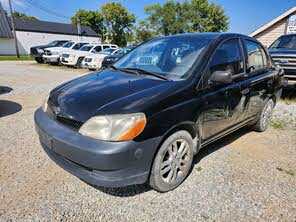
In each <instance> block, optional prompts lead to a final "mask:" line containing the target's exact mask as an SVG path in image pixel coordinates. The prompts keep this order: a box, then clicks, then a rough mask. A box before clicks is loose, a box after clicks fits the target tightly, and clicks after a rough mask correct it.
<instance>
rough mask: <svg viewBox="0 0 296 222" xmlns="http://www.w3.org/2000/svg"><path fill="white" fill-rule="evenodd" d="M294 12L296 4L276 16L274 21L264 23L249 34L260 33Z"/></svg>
mask: <svg viewBox="0 0 296 222" xmlns="http://www.w3.org/2000/svg"><path fill="white" fill-rule="evenodd" d="M294 12H296V6H294V7H293V8H291V9H290V10H288V11H286V12H285V13H283V14H281V15H280V16H278V17H276V18H275V19H273V20H272V21H270V22H268V23H267V24H265V25H263V26H262V27H260V28H259V29H257V30H255V31H254V32H252V33H251V34H249V36H251V37H254V36H255V35H258V34H259V33H261V32H263V31H265V30H266V29H268V28H269V27H271V26H273V25H274V24H276V23H277V22H279V21H281V20H282V19H284V18H286V17H288V16H289V15H291V14H293V13H294Z"/></svg>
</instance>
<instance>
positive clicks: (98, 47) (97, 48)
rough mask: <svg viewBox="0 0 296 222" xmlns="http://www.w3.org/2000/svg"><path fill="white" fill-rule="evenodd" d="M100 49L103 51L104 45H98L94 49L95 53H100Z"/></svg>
mask: <svg viewBox="0 0 296 222" xmlns="http://www.w3.org/2000/svg"><path fill="white" fill-rule="evenodd" d="M100 51H102V46H100V45H99V46H96V47H95V48H94V49H93V51H92V52H93V53H98V52H100Z"/></svg>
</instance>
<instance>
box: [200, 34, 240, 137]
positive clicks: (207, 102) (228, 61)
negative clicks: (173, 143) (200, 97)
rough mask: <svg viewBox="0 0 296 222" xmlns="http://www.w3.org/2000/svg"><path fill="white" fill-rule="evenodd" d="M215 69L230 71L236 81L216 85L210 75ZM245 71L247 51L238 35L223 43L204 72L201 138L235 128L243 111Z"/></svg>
mask: <svg viewBox="0 0 296 222" xmlns="http://www.w3.org/2000/svg"><path fill="white" fill-rule="evenodd" d="M215 71H230V72H231V73H232V76H233V79H234V81H233V83H231V84H227V85H223V84H220V85H213V84H211V83H210V77H211V75H212V74H213V73H214V72H215ZM244 74H245V65H244V53H243V48H242V44H241V42H240V39H239V38H233V39H228V40H226V41H224V42H222V43H221V44H220V45H219V46H218V47H217V49H216V50H215V52H214V53H213V55H212V57H211V59H210V61H209V64H208V67H207V68H206V70H205V73H204V75H203V92H204V106H203V108H204V111H203V118H202V137H203V139H204V140H208V139H211V138H212V137H215V136H217V135H219V134H221V133H223V131H225V130H227V129H230V128H232V127H233V126H234V125H235V124H236V123H237V122H238V121H239V119H240V117H241V115H243V114H244V104H245V100H243V95H242V94H241V76H244Z"/></svg>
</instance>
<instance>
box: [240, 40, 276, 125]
mask: <svg viewBox="0 0 296 222" xmlns="http://www.w3.org/2000/svg"><path fill="white" fill-rule="evenodd" d="M243 43H244V49H245V56H246V58H247V64H246V65H247V70H246V82H247V84H246V85H245V89H244V90H245V91H246V92H248V93H247V107H246V112H245V116H244V119H245V120H251V119H254V118H256V117H257V116H258V114H259V113H261V110H262V108H263V106H264V104H265V101H266V99H267V98H268V97H269V94H270V93H271V91H272V88H273V85H274V77H275V75H276V74H277V72H276V71H275V70H273V69H272V66H271V64H270V60H269V57H268V54H267V52H266V50H265V49H264V48H263V47H262V45H261V44H259V43H258V42H256V41H252V40H251V39H243Z"/></svg>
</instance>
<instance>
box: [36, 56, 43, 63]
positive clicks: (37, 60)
mask: <svg viewBox="0 0 296 222" xmlns="http://www.w3.org/2000/svg"><path fill="white" fill-rule="evenodd" d="M35 61H36V62H38V63H44V60H43V58H42V57H35Z"/></svg>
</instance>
